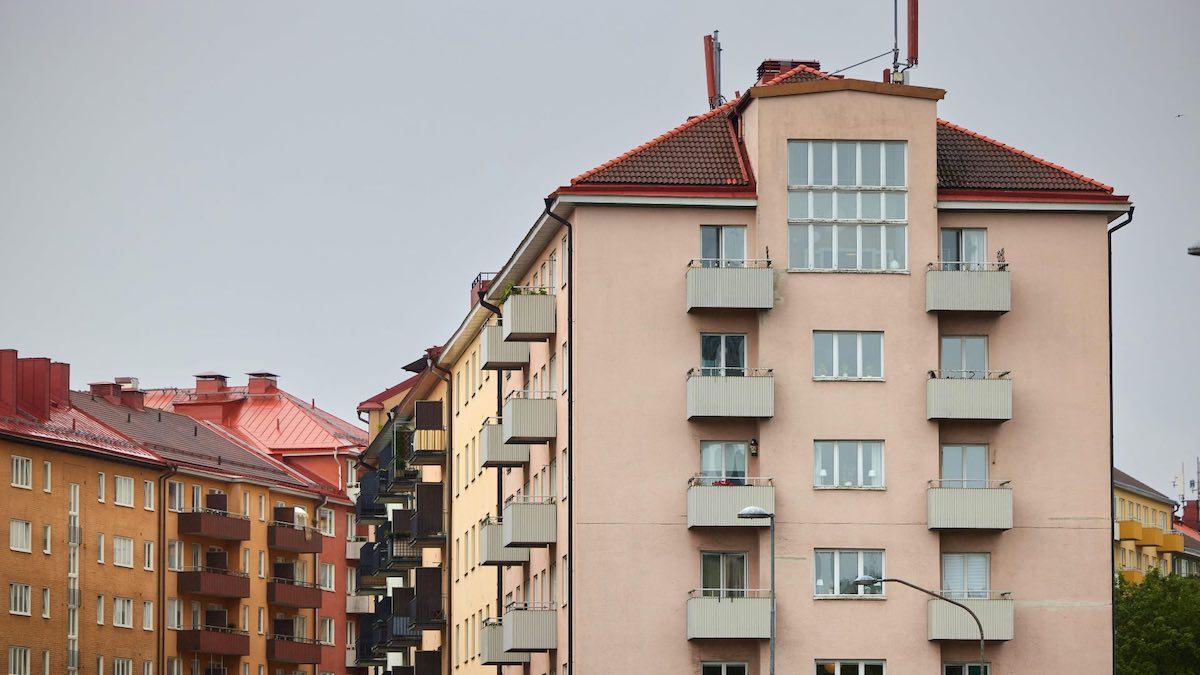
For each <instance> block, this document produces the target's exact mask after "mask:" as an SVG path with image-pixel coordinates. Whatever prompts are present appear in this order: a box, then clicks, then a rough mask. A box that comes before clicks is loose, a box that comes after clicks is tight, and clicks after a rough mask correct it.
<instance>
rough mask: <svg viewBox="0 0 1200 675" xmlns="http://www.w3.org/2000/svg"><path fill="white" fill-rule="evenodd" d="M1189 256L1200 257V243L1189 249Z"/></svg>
mask: <svg viewBox="0 0 1200 675" xmlns="http://www.w3.org/2000/svg"><path fill="white" fill-rule="evenodd" d="M1188 255H1200V242H1196V243H1195V244H1192V245H1191V246H1189V247H1188Z"/></svg>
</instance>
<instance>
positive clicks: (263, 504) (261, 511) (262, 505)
mask: <svg viewBox="0 0 1200 675" xmlns="http://www.w3.org/2000/svg"><path fill="white" fill-rule="evenodd" d="M258 519H259V520H260V521H263V520H266V519H267V496H266V495H259V496H258Z"/></svg>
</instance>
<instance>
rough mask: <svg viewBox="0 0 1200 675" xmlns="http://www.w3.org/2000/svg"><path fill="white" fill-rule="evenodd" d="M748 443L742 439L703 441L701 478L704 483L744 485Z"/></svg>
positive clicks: (701, 447)
mask: <svg viewBox="0 0 1200 675" xmlns="http://www.w3.org/2000/svg"><path fill="white" fill-rule="evenodd" d="M745 478H746V444H745V443H744V442H742V441H701V442H700V480H701V483H702V484H703V485H713V484H715V483H718V482H720V484H722V485H726V484H728V485H743V484H745Z"/></svg>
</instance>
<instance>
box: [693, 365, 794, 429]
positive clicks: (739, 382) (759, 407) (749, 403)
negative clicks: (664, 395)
mask: <svg viewBox="0 0 1200 675" xmlns="http://www.w3.org/2000/svg"><path fill="white" fill-rule="evenodd" d="M687 416H688V419H696V418H702V417H753V418H768V417H774V416H775V374H774V372H773V371H772V370H771V369H770V368H693V369H691V370H689V371H688V373H687Z"/></svg>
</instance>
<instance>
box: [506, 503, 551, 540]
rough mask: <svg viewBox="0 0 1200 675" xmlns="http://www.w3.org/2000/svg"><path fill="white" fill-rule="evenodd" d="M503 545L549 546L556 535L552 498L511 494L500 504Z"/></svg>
mask: <svg viewBox="0 0 1200 675" xmlns="http://www.w3.org/2000/svg"><path fill="white" fill-rule="evenodd" d="M502 520H503V522H502V526H501V532H502V533H503V541H504V546H505V547H513V546H523V547H530V546H539V547H540V546H549V545H550V544H553V543H554V542H555V539H556V538H557V536H558V505H557V504H556V503H555V500H554V498H553V497H520V496H518V497H515V498H513V499H512V500H511V501H509V502H508V503H507V504H505V505H504V517H503V519H502Z"/></svg>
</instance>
